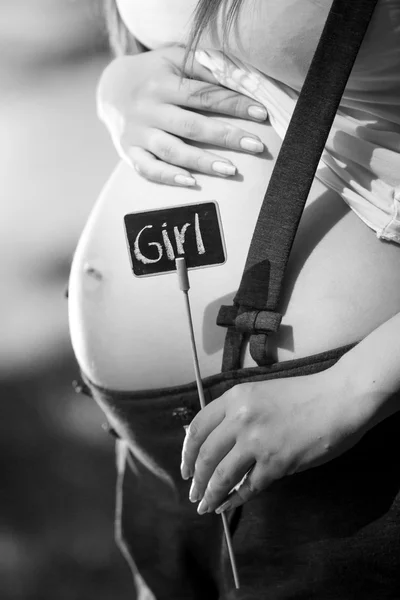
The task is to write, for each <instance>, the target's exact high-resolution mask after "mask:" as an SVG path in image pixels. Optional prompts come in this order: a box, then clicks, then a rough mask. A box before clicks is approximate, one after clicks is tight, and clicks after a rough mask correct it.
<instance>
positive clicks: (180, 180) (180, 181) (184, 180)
mask: <svg viewBox="0 0 400 600" xmlns="http://www.w3.org/2000/svg"><path fill="white" fill-rule="evenodd" d="M174 181H175V183H176V184H177V185H184V186H193V185H195V184H196V180H195V179H194V178H193V177H187V176H186V175H175V177H174Z"/></svg>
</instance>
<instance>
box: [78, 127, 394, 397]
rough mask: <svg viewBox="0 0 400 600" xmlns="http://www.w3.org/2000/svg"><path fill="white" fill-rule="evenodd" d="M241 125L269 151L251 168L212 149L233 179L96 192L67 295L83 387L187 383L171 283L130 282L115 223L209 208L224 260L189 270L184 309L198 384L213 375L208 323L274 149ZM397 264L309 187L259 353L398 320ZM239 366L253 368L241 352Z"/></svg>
mask: <svg viewBox="0 0 400 600" xmlns="http://www.w3.org/2000/svg"><path fill="white" fill-rule="evenodd" d="M227 120H228V119H227ZM242 126H243V127H244V128H246V129H248V130H251V131H254V133H257V134H258V135H260V137H261V138H262V139H263V141H264V143H265V145H266V148H267V150H266V152H265V153H264V155H263V156H261V157H260V156H250V155H245V154H236V153H233V152H229V151H225V150H218V153H219V154H220V155H221V156H227V157H229V158H230V159H231V160H232V161H233V162H234V163H235V164H236V165H237V167H238V171H239V175H238V176H237V177H236V178H234V179H221V178H213V177H209V176H205V175H197V180H198V184H199V185H198V187H197V188H196V189H189V190H186V189H182V188H179V189H178V188H171V187H167V186H159V185H156V184H152V183H150V182H147V181H145V180H143V179H141V178H140V177H139V176H138V175H137V173H135V172H134V171H133V170H132V169H130V168H129V167H127V166H126V165H124V164H121V165H119V166H118V167H117V169H116V171H115V172H114V174H113V176H112V177H111V179H110V180H109V182H108V183H107V185H106V186H105V188H104V190H103V193H102V194H101V197H100V198H99V201H98V202H97V204H96V206H95V208H94V210H93V212H92V215H91V216H90V218H89V221H88V223H87V225H86V227H85V230H84V232H83V234H82V237H81V239H80V241H79V244H78V247H77V251H76V254H75V257H74V261H73V265H72V270H71V277H70V288H69V319H70V331H71V339H72V344H73V347H74V350H75V354H76V357H77V360H78V362H79V364H80V366H81V368H82V370H83V371H84V372H85V374H86V375H87V376H88V377H89V378H90V379H91V380H92V381H93V382H95V383H97V384H99V385H102V386H104V387H107V388H111V389H118V390H139V389H146V388H159V387H165V386H170V385H180V384H184V383H187V382H190V381H193V379H194V375H193V366H192V359H191V354H190V342H189V333H188V329H187V321H186V316H185V310H184V301H183V297H182V293H181V292H180V291H179V289H178V285H177V279H176V275H175V274H174V273H166V274H163V275H157V276H153V277H144V278H137V277H135V276H134V275H133V274H132V270H131V264H130V260H129V254H128V249H127V244H126V239H125V232H124V226H123V222H124V221H123V219H124V216H125V215H126V214H128V213H134V212H137V211H145V210H153V209H159V208H164V207H173V206H179V205H185V204H196V203H200V202H209V201H216V202H217V204H218V207H219V211H220V218H221V224H222V229H223V235H224V239H225V246H226V254H227V260H226V262H225V263H224V264H222V265H218V266H214V267H208V268H201V269H198V270H191V271H190V282H191V292H190V298H191V304H192V312H193V320H194V328H195V334H196V341H197V347H198V354H199V360H200V367H201V374H202V376H203V377H206V376H208V375H212V374H214V373H217V372H218V371H219V370H220V367H221V359H222V348H223V341H224V335H225V330H224V329H221V328H219V327H217V326H216V325H215V319H216V315H217V313H218V310H219V307H220V306H221V304H230V303H231V302H232V299H233V297H234V295H235V291H236V289H237V287H238V285H239V282H240V278H241V273H242V270H243V267H244V263H245V259H246V255H247V250H248V246H249V243H250V239H251V234H252V232H253V229H254V225H255V222H256V218H257V215H258V211H259V208H260V206H261V202H262V199H263V196H264V192H265V189H266V186H267V184H268V180H269V177H270V175H271V172H272V169H273V166H274V163H275V160H276V156H277V153H278V150H279V146H280V141H279V139H278V138H277V136H276V134H275V133H274V131H273V130H272V128H271V127H270V126H268V125H259V124H255V123H248V122H246V123H244V124H243V125H242ZM399 259H400V247H399V246H397V245H394V244H390V243H387V242H382V241H380V240H378V239H377V238H376V235H375V233H374V232H373V231H371V230H370V229H369V228H368V227H367V226H366V225H365V224H364V223H362V222H361V221H360V220H359V219H358V217H356V215H355V214H354V213H353V212H352V211H350V210H349V209H348V207H347V206H346V205H345V203H344V202H343V200H342V199H341V198H340V197H339V196H338V195H337V194H336V193H335V192H333V191H331V190H328V189H327V188H326V187H325V186H324V185H323V184H321V183H320V182H318V181H317V180H316V181H315V182H314V184H313V187H312V190H311V193H310V196H309V199H308V202H307V205H306V208H305V211H304V214H303V217H302V219H301V223H300V227H299V230H298V234H297V237H296V240H295V244H294V246H293V249H292V253H291V257H290V260H289V265H288V271H287V274H286V278H285V284H284V289H283V295H282V303H281V312H282V313H283V319H282V325H281V329H280V331H279V333H278V334H275V335H273V336H271V337H270V338H269V346H268V352H269V353H270V354H271V355H272V356H273V357H274V358H275V359H276V360H287V359H292V358H297V357H301V356H306V355H307V354H312V353H315V352H320V351H323V350H326V349H329V348H333V347H336V346H339V345H342V344H346V343H349V342H353V341H357V340H360V339H362V338H363V337H365V336H366V335H367V334H368V333H369V332H370V331H372V330H373V329H375V328H376V327H377V326H378V325H379V324H380V323H382V322H384V321H385V320H387V319H388V318H390V317H391V316H392V315H393V314H395V313H396V312H398V311H399V310H400V269H399V268H398V265H399ZM244 365H245V366H254V365H255V363H254V362H253V361H252V359H251V357H250V355H249V352H248V349H247V350H246V353H245V357H244Z"/></svg>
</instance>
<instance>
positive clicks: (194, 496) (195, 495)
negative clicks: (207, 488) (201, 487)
mask: <svg viewBox="0 0 400 600" xmlns="http://www.w3.org/2000/svg"><path fill="white" fill-rule="evenodd" d="M200 498H201V496H200V494H199V492H198V489H197V487H196V484H195V482H194V480H193V481H192V485H191V486H190V491H189V500H190V502H198V500H200Z"/></svg>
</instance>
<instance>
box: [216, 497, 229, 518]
mask: <svg viewBox="0 0 400 600" xmlns="http://www.w3.org/2000/svg"><path fill="white" fill-rule="evenodd" d="M231 506H232V502H231V501H230V500H227V501H226V502H224V503H223V504H220V506H218V507H217V508H216V509H215V512H216V513H217V515H220V514H221V513H223V512H224V511H225V510H229V509H230V508H231Z"/></svg>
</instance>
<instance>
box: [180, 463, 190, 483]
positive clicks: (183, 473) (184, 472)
mask: <svg viewBox="0 0 400 600" xmlns="http://www.w3.org/2000/svg"><path fill="white" fill-rule="evenodd" d="M181 476H182V479H185V481H186V480H187V479H189V478H190V477H191V473H190V469H188V467H187V466H186V465H185V464H184V463H182V464H181Z"/></svg>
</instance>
